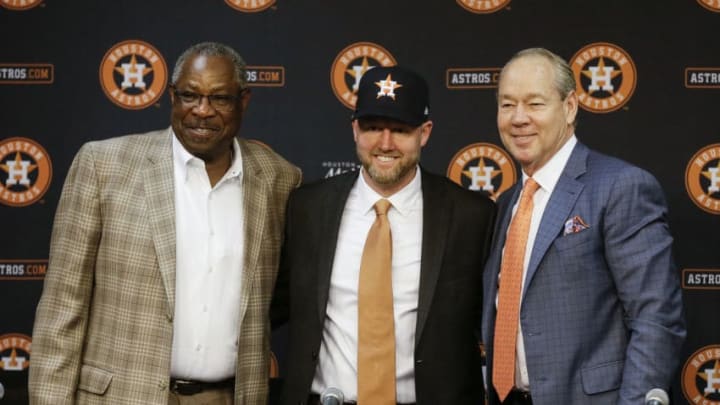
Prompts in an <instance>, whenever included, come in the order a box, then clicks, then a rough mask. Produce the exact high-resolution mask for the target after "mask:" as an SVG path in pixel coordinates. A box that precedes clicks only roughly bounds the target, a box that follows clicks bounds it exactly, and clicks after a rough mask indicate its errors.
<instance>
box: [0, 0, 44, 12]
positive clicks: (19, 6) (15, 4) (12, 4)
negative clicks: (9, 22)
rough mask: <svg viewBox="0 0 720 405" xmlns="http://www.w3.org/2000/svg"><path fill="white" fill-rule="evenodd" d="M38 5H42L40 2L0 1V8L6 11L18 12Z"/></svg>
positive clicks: (22, 0) (25, 0)
mask: <svg viewBox="0 0 720 405" xmlns="http://www.w3.org/2000/svg"><path fill="white" fill-rule="evenodd" d="M40 3H42V0H0V6H3V7H5V8H6V9H8V10H19V11H22V10H28V9H31V8H33V7H37V6H39V5H40Z"/></svg>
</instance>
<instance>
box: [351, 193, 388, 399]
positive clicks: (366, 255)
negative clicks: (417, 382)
mask: <svg viewBox="0 0 720 405" xmlns="http://www.w3.org/2000/svg"><path fill="white" fill-rule="evenodd" d="M388 209H390V201H388V200H385V199H382V200H378V202H376V203H375V214H376V215H377V217H375V222H374V223H373V224H372V227H370V231H369V232H368V236H367V240H366V241H365V249H364V250H363V254H362V259H361V262H360V280H359V282H358V372H357V373H358V381H357V383H358V405H395V318H394V316H393V293H392V271H391V270H392V267H391V266H392V238H391V237H390V222H388V219H387V211H388Z"/></svg>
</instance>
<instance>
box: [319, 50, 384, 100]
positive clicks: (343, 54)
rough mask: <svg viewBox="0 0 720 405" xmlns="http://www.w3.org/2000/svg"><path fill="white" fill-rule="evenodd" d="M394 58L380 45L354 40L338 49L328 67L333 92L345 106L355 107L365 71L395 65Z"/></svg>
mask: <svg viewBox="0 0 720 405" xmlns="http://www.w3.org/2000/svg"><path fill="white" fill-rule="evenodd" d="M395 65H397V62H396V61H395V58H394V57H393V56H392V55H391V54H390V52H388V51H387V49H385V48H383V47H381V46H380V45H377V44H373V43H371V42H356V43H354V44H352V45H350V46H348V47H347V48H345V49H343V50H342V51H340V53H339V54H338V56H337V57H336V58H335V61H334V62H333V64H332V68H331V69H330V84H331V85H332V89H333V93H335V96H336V97H337V98H338V100H340V102H342V103H343V104H344V105H345V107H347V108H349V109H351V110H352V109H355V101H357V95H356V94H357V91H358V86H359V84H360V79H362V77H363V75H364V74H365V72H367V71H368V70H370V69H372V68H374V67H376V66H395Z"/></svg>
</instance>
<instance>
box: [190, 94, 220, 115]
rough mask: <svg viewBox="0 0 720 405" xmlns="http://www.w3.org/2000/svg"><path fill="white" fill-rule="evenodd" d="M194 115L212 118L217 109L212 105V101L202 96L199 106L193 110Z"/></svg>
mask: <svg viewBox="0 0 720 405" xmlns="http://www.w3.org/2000/svg"><path fill="white" fill-rule="evenodd" d="M192 111H193V114H195V115H198V116H200V117H210V116H213V115H215V113H216V111H215V108H214V107H213V106H212V105H211V104H210V99H208V98H207V96H200V100H198V102H197V104H196V105H195V106H194V107H193V109H192Z"/></svg>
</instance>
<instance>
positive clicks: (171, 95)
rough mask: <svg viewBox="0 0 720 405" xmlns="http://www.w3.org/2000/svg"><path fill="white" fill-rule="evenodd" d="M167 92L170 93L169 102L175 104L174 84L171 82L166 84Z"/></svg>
mask: <svg viewBox="0 0 720 405" xmlns="http://www.w3.org/2000/svg"><path fill="white" fill-rule="evenodd" d="M167 92H168V94H169V95H170V104H175V86H174V85H172V84H171V85H169V86H167Z"/></svg>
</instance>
